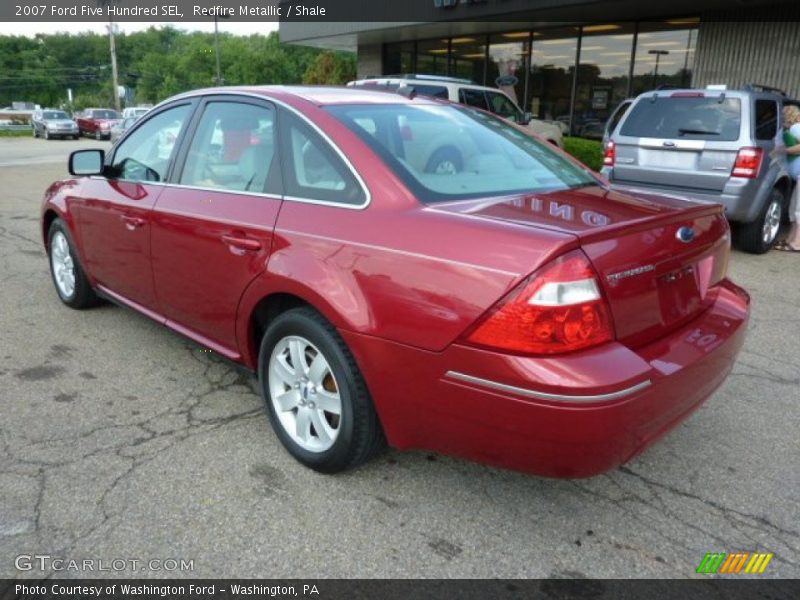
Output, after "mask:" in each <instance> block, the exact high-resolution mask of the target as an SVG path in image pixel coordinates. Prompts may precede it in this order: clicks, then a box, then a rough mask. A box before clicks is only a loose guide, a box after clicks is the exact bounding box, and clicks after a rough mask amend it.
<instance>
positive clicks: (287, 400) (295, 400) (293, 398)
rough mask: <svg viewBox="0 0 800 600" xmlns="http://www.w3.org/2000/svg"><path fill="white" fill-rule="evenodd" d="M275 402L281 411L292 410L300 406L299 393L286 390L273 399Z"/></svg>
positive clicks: (293, 390)
mask: <svg viewBox="0 0 800 600" xmlns="http://www.w3.org/2000/svg"><path fill="white" fill-rule="evenodd" d="M275 402H276V403H277V404H278V406H279V407H280V409H281V411H283V412H286V411H289V410H292V409H293V408H294V407H296V406H297V405H298V404H300V392H298V391H297V390H295V389H291V390H288V391H287V392H284V393H283V394H281V395H280V396H278V397H276V398H275Z"/></svg>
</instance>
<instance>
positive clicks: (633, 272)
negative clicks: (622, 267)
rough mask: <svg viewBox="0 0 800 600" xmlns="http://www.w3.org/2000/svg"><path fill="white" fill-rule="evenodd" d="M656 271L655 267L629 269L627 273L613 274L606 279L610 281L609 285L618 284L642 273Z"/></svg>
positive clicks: (645, 266)
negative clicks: (621, 280)
mask: <svg viewBox="0 0 800 600" xmlns="http://www.w3.org/2000/svg"><path fill="white" fill-rule="evenodd" d="M655 270H656V266H655V265H644V266H642V267H635V268H633V269H627V270H626V271H619V272H618V273H611V275H607V276H606V279H607V280H608V281H609V283H617V282H618V281H619V280H620V279H626V278H628V277H633V276H635V275H641V274H642V273H649V272H650V271H655Z"/></svg>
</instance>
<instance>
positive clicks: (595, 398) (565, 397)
mask: <svg viewBox="0 0 800 600" xmlns="http://www.w3.org/2000/svg"><path fill="white" fill-rule="evenodd" d="M445 377H446V378H450V379H455V380H457V381H460V382H467V383H472V384H475V385H479V386H481V387H485V388H490V389H493V390H499V391H503V392H511V393H513V394H518V395H520V396H526V397H528V398H536V399H537V400H553V401H556V402H580V403H583V402H603V401H606V400H618V399H620V398H624V397H626V396H630V395H631V394H635V393H636V392H638V391H641V390H643V389H645V388H647V387H649V386H650V384H651V381H650V380H649V379H646V380H644V381H642V382H639V383H637V384H636V385H633V386H631V387H627V388H625V389H622V390H617V391H616V392H609V393H607V394H594V395H589V396H580V395H571V394H551V393H549V392H540V391H538V390H531V389H528V388H521V387H517V386H515V385H508V384H506V383H500V382H498V381H492V380H490V379H482V378H481V377H475V376H473V375H467V374H466V373H460V372H458V371H448V372H447V373H446V374H445Z"/></svg>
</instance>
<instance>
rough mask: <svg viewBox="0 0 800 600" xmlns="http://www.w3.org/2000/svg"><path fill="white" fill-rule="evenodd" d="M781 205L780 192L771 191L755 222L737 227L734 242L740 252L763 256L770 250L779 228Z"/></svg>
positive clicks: (776, 190) (781, 197)
mask: <svg viewBox="0 0 800 600" xmlns="http://www.w3.org/2000/svg"><path fill="white" fill-rule="evenodd" d="M783 203H784V198H783V194H782V193H781V191H780V190H778V189H774V190H772V192H771V193H770V195H769V197H768V198H767V201H766V202H765V203H764V206H763V208H762V209H761V211H760V212H759V213H758V217H757V218H756V220H755V221H753V222H752V223H742V224H741V225H740V226H739V228H738V231H737V234H736V241H737V244H738V245H739V247H740V248H741V249H742V250H744V251H745V252H749V253H751V254H764V253H765V252H768V251H769V249H770V248H772V246H773V244H774V243H775V240H776V238H777V237H778V230H779V229H780V226H781V215H782V214H783Z"/></svg>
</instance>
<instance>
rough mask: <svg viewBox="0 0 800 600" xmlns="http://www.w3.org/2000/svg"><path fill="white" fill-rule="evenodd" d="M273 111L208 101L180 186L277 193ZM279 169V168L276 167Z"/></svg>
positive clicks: (245, 104) (248, 105) (263, 107)
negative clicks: (274, 174)
mask: <svg viewBox="0 0 800 600" xmlns="http://www.w3.org/2000/svg"><path fill="white" fill-rule="evenodd" d="M275 158H276V153H275V111H274V110H273V109H272V108H271V107H267V106H259V105H255V104H250V103H244V102H209V103H208V105H206V108H205V110H204V111H203V116H202V117H201V118H200V124H199V125H198V128H197V133H195V136H194V139H193V140H192V144H191V145H190V146H189V151H188V153H187V155H186V164H185V165H184V167H183V173H182V174H181V179H180V183H181V184H182V185H190V186H195V187H203V188H212V189H221V190H230V191H239V192H264V191H266V192H272V193H279V192H280V190H279V188H278V186H277V181H276V178H275V177H273V178H270V177H269V175H270V171H271V169H272V165H273V163H274V164H275V165H277V162H276V161H275ZM276 169H277V166H276Z"/></svg>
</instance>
